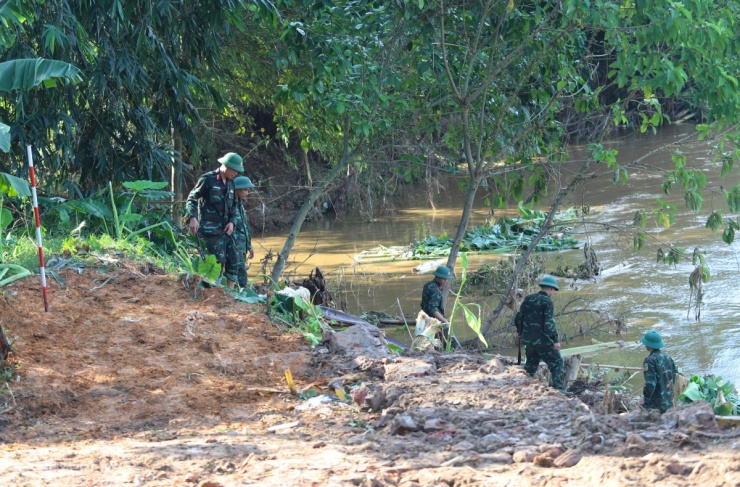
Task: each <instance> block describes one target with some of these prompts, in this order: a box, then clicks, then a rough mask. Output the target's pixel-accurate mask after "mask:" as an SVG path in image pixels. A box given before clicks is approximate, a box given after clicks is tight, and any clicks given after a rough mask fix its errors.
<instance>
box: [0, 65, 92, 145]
mask: <svg viewBox="0 0 740 487" xmlns="http://www.w3.org/2000/svg"><path fill="white" fill-rule="evenodd" d="M54 78H63V79H65V80H67V81H71V82H73V83H76V82H77V81H80V79H82V77H81V75H80V70H79V69H78V68H77V67H76V66H74V65H72V64H69V63H65V62H62V61H55V60H53V59H42V58H37V59H13V60H11V61H5V62H2V63H0V91H12V90H24V91H28V90H30V89H31V88H35V87H36V86H38V85H40V84H41V83H44V86H45V87H47V88H53V87H54V86H56V81H54ZM0 151H3V152H8V151H10V127H8V126H7V125H6V124H4V123H3V122H2V120H0Z"/></svg>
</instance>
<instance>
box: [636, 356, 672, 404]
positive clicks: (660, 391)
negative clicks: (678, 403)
mask: <svg viewBox="0 0 740 487" xmlns="http://www.w3.org/2000/svg"><path fill="white" fill-rule="evenodd" d="M642 370H643V372H644V374H645V386H644V387H643V389H642V395H643V397H644V398H645V409H659V410H660V412H661V413H664V412H666V411H667V410H668V408H670V407H672V406H673V384H674V378H675V377H676V374H677V373H678V369H676V364H674V363H673V359H672V358H671V357H670V355H668V354H666V353H663V352H661V351H660V350H653V351H652V352H650V355H648V356H647V357H645V361H644V362H643V363H642Z"/></svg>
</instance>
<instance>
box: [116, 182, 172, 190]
mask: <svg viewBox="0 0 740 487" xmlns="http://www.w3.org/2000/svg"><path fill="white" fill-rule="evenodd" d="M168 185H169V183H167V182H166V181H165V182H158V183H156V182H154V181H147V180H142V181H126V182H125V183H123V187H124V188H126V189H132V190H134V191H144V190H145V189H164V188H166V187H167V186H168Z"/></svg>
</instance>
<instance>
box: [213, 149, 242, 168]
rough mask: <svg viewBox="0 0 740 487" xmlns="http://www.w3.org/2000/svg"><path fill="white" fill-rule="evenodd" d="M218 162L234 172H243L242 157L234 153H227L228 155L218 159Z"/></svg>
mask: <svg viewBox="0 0 740 487" xmlns="http://www.w3.org/2000/svg"><path fill="white" fill-rule="evenodd" d="M218 162H220V163H221V164H223V165H224V166H226V167H228V168H229V169H233V170H234V171H236V172H244V166H243V165H242V162H243V161H242V156H240V155H239V154H237V153H236V152H229V153H228V154H226V155H225V156H223V157H222V158H220V159H219V160H218Z"/></svg>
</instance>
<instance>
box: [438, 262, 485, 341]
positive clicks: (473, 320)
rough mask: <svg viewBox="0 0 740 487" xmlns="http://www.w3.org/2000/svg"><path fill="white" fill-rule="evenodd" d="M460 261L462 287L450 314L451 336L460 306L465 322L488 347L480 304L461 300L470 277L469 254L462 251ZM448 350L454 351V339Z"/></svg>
mask: <svg viewBox="0 0 740 487" xmlns="http://www.w3.org/2000/svg"><path fill="white" fill-rule="evenodd" d="M460 263H461V265H462V276H461V278H460V289H458V291H457V295H456V296H455V304H454V305H453V306H452V313H451V314H450V331H449V333H450V337H452V329H453V326H454V324H455V311H456V310H457V308H458V307H460V308H461V309H462V310H463V314H464V315H465V323H467V325H468V327H470V329H471V330H473V332H474V333H475V334H476V335H477V336H478V339H479V340H480V341H481V343H483V345H484V346H485V347H488V342H486V338H485V337H484V336H483V334H482V333H481V319H480V305H478V304H476V303H470V304H465V303H462V302H460V296H461V295H462V290H463V287H464V286H465V281H467V279H468V278H467V271H468V256H467V254H466V253H465V252H462V253H461V254H460ZM472 306H474V307H477V308H478V314H476V313H474V312H473V311H472V310H471V309H470V308H471V307H472ZM447 351H448V352H450V351H452V339H450V340H447Z"/></svg>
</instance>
